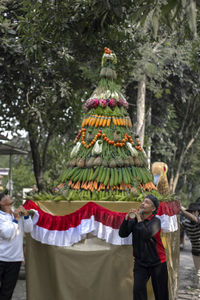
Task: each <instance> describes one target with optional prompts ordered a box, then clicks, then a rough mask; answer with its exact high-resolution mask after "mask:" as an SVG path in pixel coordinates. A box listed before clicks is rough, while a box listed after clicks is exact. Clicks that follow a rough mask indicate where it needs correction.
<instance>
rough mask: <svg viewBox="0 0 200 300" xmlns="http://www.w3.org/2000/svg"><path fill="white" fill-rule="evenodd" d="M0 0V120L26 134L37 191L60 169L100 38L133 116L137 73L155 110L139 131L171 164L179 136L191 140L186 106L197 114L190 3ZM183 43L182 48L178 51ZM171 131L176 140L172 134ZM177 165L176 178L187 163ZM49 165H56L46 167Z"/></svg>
mask: <svg viewBox="0 0 200 300" xmlns="http://www.w3.org/2000/svg"><path fill="white" fill-rule="evenodd" d="M2 3H3V5H1V6H0V18H1V19H0V33H1V34H0V42H1V43H0V53H1V55H0V83H1V85H0V92H1V99H0V103H1V105H0V112H1V118H0V125H1V127H2V128H5V129H7V130H9V129H11V127H12V126H13V125H14V127H15V130H16V131H17V130H18V129H25V130H26V131H27V132H28V134H29V141H30V146H31V151H32V158H33V166H34V174H35V177H36V181H37V185H38V187H39V189H42V188H43V187H44V186H46V183H45V181H46V182H47V184H48V185H50V181H49V178H52V180H53V181H55V180H56V176H57V170H60V169H61V168H62V167H63V166H62V163H60V164H59V163H58V161H59V160H60V159H61V157H65V155H67V154H65V151H66V153H67V152H68V151H69V146H70V145H71V144H70V143H69V140H70V139H72V138H74V136H75V134H76V131H77V126H78V125H79V120H80V117H81V116H82V110H81V106H82V102H83V100H86V99H87V97H88V95H89V93H90V92H91V90H93V89H94V88H95V84H96V82H97V78H98V74H99V66H100V58H101V55H102V50H103V47H104V46H107V47H110V48H111V49H113V50H114V51H115V53H116V54H117V56H118V69H117V73H118V74H119V75H120V76H119V82H120V83H121V84H122V87H123V90H124V91H125V90H126V95H127V97H128V98H127V99H128V100H129V102H130V104H131V105H130V113H131V116H133V118H134V114H133V111H136V110H135V99H136V95H137V82H138V80H139V78H140V76H141V71H142V72H144V71H145V74H146V76H147V91H146V103H147V109H148V108H149V107H150V106H152V112H153V116H152V125H151V127H150V128H147V131H146V133H148V135H151V137H152V141H153V144H152V146H153V147H152V148H153V154H152V158H153V161H155V160H160V159H161V160H163V161H166V162H167V163H168V165H169V170H172V169H173V170H176V168H177V167H178V161H179V157H180V153H181V149H183V144H182V142H183V140H184V141H185V143H186V145H187V142H189V141H190V139H191V136H190V135H189V134H188V135H187V139H186V133H190V132H192V134H193V135H194V133H195V129H194V126H192V127H188V131H187V130H186V131H185V130H182V129H181V128H183V124H182V121H183V120H182V118H183V116H186V115H187V109H189V108H188V107H190V110H189V111H192V112H193V115H192V118H191V113H190V118H191V121H192V122H196V114H197V112H198V107H197V106H198V96H197V95H198V88H197V87H198V85H199V82H198V77H197V76H196V73H197V72H199V67H198V63H196V62H198V61H199V40H198V38H197V36H198V35H197V33H198V26H197V25H198V24H197V25H196V23H197V22H196V20H198V16H197V17H196V10H195V5H196V7H197V9H198V8H199V3H198V2H197V3H195V1H194V0H190V1H184V0H178V1H172V0H169V1H155V0H151V1H142V0H136V1H135V0H134V1H133V0H117V1H116V0H109V1H107V0H100V1H99V0H98V1H97V0H95V1H90V0H85V1H82V0H75V1H72V0H69V1H64V0H63V1H36V0H35V1H33V0H32V1H30V0H20V1H15V0H8V1H4V2H2ZM197 12H198V10H197ZM193 37H195V39H196V40H195V41H194V42H193V41H192V42H190V43H191V49H190V48H189V47H188V46H187V45H186V42H185V41H186V39H189V41H190V40H192V38H193ZM179 46H180V47H179ZM181 47H182V48H181ZM183 50H184V51H185V53H186V52H187V51H188V56H187V55H182V56H181V55H179V54H181V53H182V52H183ZM189 53H191V56H190V57H189ZM183 57H185V58H184V59H183ZM184 60H185V61H184ZM192 105H193V106H192ZM195 105H196V106H195ZM134 121H135V118H134V119H133V122H134ZM191 121H190V122H189V123H188V122H186V124H190V123H191ZM184 128H185V127H184ZM189 128H190V130H189ZM181 130H182V131H181ZM177 131H178V132H179V131H181V132H182V134H183V135H184V139H183V138H181V137H180V139H177V138H176V133H177ZM146 140H147V139H146ZM146 145H147V144H146ZM59 146H60V147H59ZM63 148H64V149H63ZM175 149H176V155H175V156H174V152H175ZM60 151H61V156H60ZM62 153H63V154H62ZM62 155H63V156H62ZM186 157H187V156H186ZM172 158H173V159H172ZM184 163H185V160H184ZM184 163H182V169H181V171H180V172H179V174H180V177H182V170H183V171H184V172H185V171H186V169H187V168H186V167H185V168H183V165H184ZM51 165H52V166H53V167H55V169H56V171H55V172H51V171H50V169H51ZM45 172H46V174H45ZM170 172H172V171H170ZM170 177H171V174H170ZM172 177H173V176H172ZM44 178H45V181H44ZM181 182H182V179H181V180H180V186H181ZM180 188H181V187H180ZM180 188H179V187H178V189H180Z"/></svg>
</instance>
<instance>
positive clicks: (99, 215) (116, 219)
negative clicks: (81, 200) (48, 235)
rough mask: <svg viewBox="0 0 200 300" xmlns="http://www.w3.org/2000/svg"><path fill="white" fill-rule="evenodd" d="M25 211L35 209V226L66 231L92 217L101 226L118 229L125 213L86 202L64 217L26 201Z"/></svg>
mask: <svg viewBox="0 0 200 300" xmlns="http://www.w3.org/2000/svg"><path fill="white" fill-rule="evenodd" d="M24 207H25V208H26V209H36V210H37V211H38V212H39V215H40V216H39V220H38V222H37V225H38V226H40V227H43V228H46V229H48V230H59V231H61V230H68V229H69V228H70V227H76V226H78V225H80V223H81V220H82V219H90V218H91V216H94V218H95V221H98V222H101V223H102V224H103V225H106V226H109V227H112V228H113V229H119V227H120V224H121V223H122V221H123V219H124V217H125V215H126V213H118V212H114V211H111V210H109V209H106V208H104V207H102V206H100V205H98V204H96V203H94V202H88V203H86V204H85V205H84V206H82V207H81V208H79V209H78V210H77V211H75V212H73V213H71V214H69V215H65V216H52V215H51V214H48V213H46V212H44V211H43V210H41V209H40V208H39V207H38V206H37V205H36V204H35V203H34V202H32V201H30V200H29V201H26V202H25V204H24Z"/></svg>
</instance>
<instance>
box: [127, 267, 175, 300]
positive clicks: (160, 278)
mask: <svg viewBox="0 0 200 300" xmlns="http://www.w3.org/2000/svg"><path fill="white" fill-rule="evenodd" d="M150 277H151V281H152V286H153V291H154V295H155V300H169V294H168V272H167V264H166V262H164V263H161V264H159V265H157V266H155V267H143V266H141V265H139V264H138V263H137V262H135V265H134V285H133V299H134V300H147V289H146V285H147V281H148V280H149V278H150Z"/></svg>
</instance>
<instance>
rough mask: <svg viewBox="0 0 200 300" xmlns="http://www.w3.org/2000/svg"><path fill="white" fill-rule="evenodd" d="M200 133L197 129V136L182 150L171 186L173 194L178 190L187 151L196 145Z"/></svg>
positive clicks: (199, 129)
mask: <svg viewBox="0 0 200 300" xmlns="http://www.w3.org/2000/svg"><path fill="white" fill-rule="evenodd" d="M199 133H200V127H199V128H198V129H197V131H196V134H195V136H194V137H193V138H192V139H191V140H190V141H189V142H188V144H187V146H186V147H185V149H183V150H182V152H181V155H180V158H179V162H178V168H177V171H176V174H175V177H174V180H173V183H172V185H171V191H172V193H175V190H176V186H177V184H178V180H179V176H180V170H181V167H182V164H183V160H184V158H185V156H186V154H187V151H188V150H189V148H190V147H191V146H192V144H193V143H194V141H195V140H196V139H197V137H198V135H199Z"/></svg>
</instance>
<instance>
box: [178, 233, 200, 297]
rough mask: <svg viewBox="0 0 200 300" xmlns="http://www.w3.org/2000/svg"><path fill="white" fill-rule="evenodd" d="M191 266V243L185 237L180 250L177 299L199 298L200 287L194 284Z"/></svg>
mask: <svg viewBox="0 0 200 300" xmlns="http://www.w3.org/2000/svg"><path fill="white" fill-rule="evenodd" d="M193 266H194V264H193V260H192V254H191V244H190V242H189V240H188V239H187V238H186V243H185V247H184V249H183V250H181V252H180V266H179V291H178V300H186V299H187V300H200V289H197V288H196V285H195V280H194V267H193Z"/></svg>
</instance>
